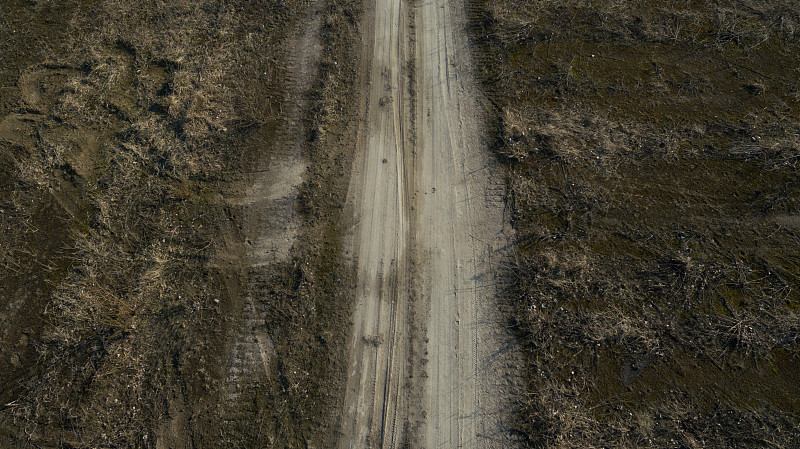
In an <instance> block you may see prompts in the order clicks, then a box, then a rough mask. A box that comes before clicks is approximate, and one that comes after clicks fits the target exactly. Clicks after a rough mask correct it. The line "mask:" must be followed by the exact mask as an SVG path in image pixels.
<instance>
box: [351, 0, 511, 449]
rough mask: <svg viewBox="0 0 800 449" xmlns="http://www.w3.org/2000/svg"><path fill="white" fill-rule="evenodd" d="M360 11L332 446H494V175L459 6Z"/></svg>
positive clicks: (499, 379)
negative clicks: (343, 357) (366, 20)
mask: <svg viewBox="0 0 800 449" xmlns="http://www.w3.org/2000/svg"><path fill="white" fill-rule="evenodd" d="M365 4H367V5H368V9H370V8H374V10H371V9H370V11H372V13H373V14H374V16H371V18H372V19H374V22H372V23H374V29H373V31H372V33H370V38H369V39H367V42H366V46H367V47H368V48H369V49H371V50H372V53H371V55H370V58H369V59H370V60H371V66H370V69H369V71H370V75H369V76H368V77H367V79H369V80H370V81H369V82H368V83H367V84H366V85H365V92H367V100H366V104H365V111H366V114H365V120H364V126H363V130H362V132H361V134H360V137H359V150H360V151H359V155H358V156H357V160H356V162H355V165H354V170H353V178H352V180H351V186H350V199H349V201H350V204H349V207H351V208H352V209H353V213H354V216H355V217H356V220H355V222H356V223H355V226H354V228H355V229H354V236H353V237H354V244H353V246H354V253H355V254H356V258H357V259H356V266H357V276H358V281H357V291H356V295H357V304H356V309H355V312H354V315H353V333H352V337H351V341H350V348H349V350H350V363H349V372H348V384H347V390H346V393H345V407H344V411H343V417H342V427H341V428H342V434H341V435H340V445H339V446H340V447H342V448H366V447H383V448H393V447H399V446H400V445H401V444H402V443H409V445H411V446H414V447H425V448H437V447H447V448H451V447H470V448H472V447H508V445H509V442H510V436H508V437H506V436H505V433H507V432H505V429H504V428H503V425H502V417H503V416H504V415H503V414H502V407H503V404H505V403H506V399H505V397H507V392H506V390H507V388H506V385H505V384H504V383H505V379H507V377H506V376H505V373H506V372H509V371H510V370H513V366H512V365H513V363H509V361H508V360H509V358H508V357H509V356H505V355H503V351H504V350H503V349H501V348H506V347H508V344H507V343H508V338H507V336H505V335H504V333H503V332H502V330H501V326H499V317H498V316H497V313H496V305H495V303H494V298H495V294H496V290H495V287H494V285H495V281H494V275H493V270H492V268H491V266H492V264H493V261H494V260H495V259H496V258H497V257H498V256H497V253H498V250H499V249H500V248H503V247H505V246H506V244H507V238H506V234H505V232H506V231H507V229H506V227H505V226H506V225H505V222H504V219H503V203H502V202H498V201H497V200H496V198H495V197H496V196H497V195H498V194H500V195H502V194H503V189H502V187H500V188H499V190H498V185H497V182H496V180H497V179H502V176H501V175H500V174H499V172H498V171H497V169H496V168H495V166H494V164H493V162H492V160H491V158H490V156H489V155H488V151H487V150H486V149H485V146H483V145H481V141H480V139H481V138H482V132H481V129H482V126H483V121H482V119H481V116H480V114H479V113H478V111H479V109H478V105H477V100H476V99H477V98H478V92H477V90H476V88H475V86H474V83H473V82H472V79H471V66H470V62H469V53H468V48H467V45H466V38H465V35H464V31H463V29H464V28H463V27H464V25H465V22H464V13H463V4H461V3H460V1H458V0H427V1H425V2H418V3H416V4H415V5H414V6H410V5H408V3H407V2H405V1H401V0H378V1H377V2H375V3H370V2H367V3H365ZM370 5H371V6H370ZM411 17H413V20H411V19H410V18H411ZM412 25H413V26H412ZM412 42H413V43H414V44H413V46H412ZM409 62H414V64H409ZM408 67H415V72H414V73H411V74H409V73H408V72H407V71H406V69H407V68H408ZM409 75H411V76H409ZM411 80H414V82H413V85H411V82H412V81H411ZM409 87H410V88H411V89H409ZM410 91H413V92H415V96H414V98H411V97H410V95H409V93H408V92H410ZM410 105H415V106H414V109H415V110H410V109H411V107H412V106H410ZM412 135H413V136H414V137H412ZM412 273H413V275H414V278H411V275H412ZM376 286H381V287H380V288H376ZM411 291H413V292H415V293H414V296H413V297H412V296H411V293H410V292H411ZM411 311H413V313H410V312H411ZM410 316H413V317H414V318H413V319H414V322H413V323H410V322H409V319H410V318H409V317H410ZM412 329H413V330H414V332H416V335H410V332H411V330H412ZM412 347H414V348H421V349H422V350H421V351H420V350H417V349H415V350H414V353H413V354H412V353H411V348H412ZM498 354H500V355H498ZM404 432H405V433H404Z"/></svg>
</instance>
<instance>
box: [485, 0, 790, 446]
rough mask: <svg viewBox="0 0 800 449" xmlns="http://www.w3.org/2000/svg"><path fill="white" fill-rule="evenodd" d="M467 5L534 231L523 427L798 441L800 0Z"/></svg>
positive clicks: (518, 311) (524, 218) (514, 181)
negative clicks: (799, 0)
mask: <svg viewBox="0 0 800 449" xmlns="http://www.w3.org/2000/svg"><path fill="white" fill-rule="evenodd" d="M472 13H473V14H472V22H471V27H472V33H473V37H474V38H475V40H474V42H475V44H476V47H477V54H478V60H479V61H480V62H481V64H480V65H479V66H478V67H479V68H478V70H479V74H480V76H481V79H482V82H483V85H484V88H485V90H486V92H487V94H488V95H489V97H490V98H491V100H492V105H493V110H492V112H493V114H492V117H491V119H490V121H491V123H490V126H491V127H492V129H493V130H494V139H495V140H494V149H495V151H496V153H497V154H498V155H499V157H500V158H501V160H502V161H503V162H504V163H505V165H506V167H507V183H508V187H509V192H510V195H511V198H510V199H511V207H512V211H513V215H512V219H513V222H514V225H515V227H516V229H517V231H518V242H517V252H516V253H515V256H514V259H513V260H512V261H511V262H510V264H509V266H508V267H507V270H506V273H507V276H508V277H507V279H508V281H509V285H508V289H507V298H506V299H507V300H508V303H507V304H508V307H509V320H510V325H511V326H513V327H514V329H515V331H516V333H517V335H518V337H519V338H520V342H521V344H522V346H523V351H524V353H525V355H526V360H527V373H526V375H527V380H528V384H527V391H528V395H527V396H526V397H524V398H522V399H521V400H520V404H519V407H518V411H519V413H518V415H517V416H518V418H519V421H518V424H519V426H518V430H519V431H520V433H521V434H522V435H524V437H525V440H526V441H527V442H528V443H529V444H530V445H531V446H534V447H793V446H795V445H797V444H798V438H800V428H798V423H800V421H799V420H798V416H797V406H798V404H797V401H796V400H795V399H793V398H796V397H797V393H798V391H797V387H796V385H797V382H796V376H795V375H794V374H793V373H794V372H796V370H797V367H798V363H800V356H798V349H800V345H798V342H800V328H798V326H797V324H796V323H797V318H798V316H797V305H798V298H800V296H799V295H798V290H797V285H798V280H799V279H800V271H798V267H800V265H798V258H797V255H796V251H795V250H794V248H796V246H797V243H798V240H797V239H798V234H797V231H798V228H797V226H796V224H795V223H794V222H793V221H792V220H794V218H790V217H795V216H796V215H797V213H798V212H800V204H798V203H797V201H796V198H797V195H798V193H800V192H798V190H797V187H796V186H797V185H798V184H797V182H798V179H797V176H796V168H797V166H796V157H797V154H798V152H799V151H800V139H799V138H798V136H800V123H799V122H798V121H797V119H796V117H797V116H796V112H797V111H798V110H800V104H798V97H797V94H796V92H797V88H798V87H797V86H798V85H797V82H796V76H795V74H793V72H792V71H791V70H790V69H786V67H788V66H789V65H790V64H789V65H787V64H788V63H787V62H786V61H789V60H791V58H792V57H793V56H792V55H793V54H794V53H795V52H796V51H797V49H798V48H800V43H799V42H798V39H797V34H796V33H795V31H794V30H795V27H796V25H797V24H798V23H800V21H798V17H799V16H798V12H797V10H796V8H793V6H792V5H790V4H788V3H786V2H783V1H779V0H778V1H770V2H744V3H743V2H727V1H715V2H705V3H692V2H690V3H688V4H686V5H675V4H674V2H673V3H670V2H659V1H656V2H650V1H648V2H617V1H603V2H599V3H598V2H591V3H587V2H577V1H576V2H566V3H565V2H553V1H521V2H512V1H499V2H477V5H474V6H473V10H472ZM776 61H781V62H776ZM734 422H735V423H736V424H735V425H734V424H732V423H734Z"/></svg>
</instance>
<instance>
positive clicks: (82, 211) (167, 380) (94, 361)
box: [2, 1, 303, 447]
mask: <svg viewBox="0 0 800 449" xmlns="http://www.w3.org/2000/svg"><path fill="white" fill-rule="evenodd" d="M29 6H30V7H31V8H39V7H40V6H37V5H29ZM302 6H303V5H302V2H270V1H264V2H257V4H253V3H247V4H244V3H241V2H236V1H230V2H210V1H200V2H197V1H191V2H190V1H175V2H160V1H148V2H144V3H142V2H138V3H131V2H123V1H108V2H102V3H101V4H99V5H97V6H96V8H95V9H94V13H93V18H92V23H91V24H87V23H85V22H78V20H79V19H80V17H78V16H76V17H75V18H74V19H73V20H72V27H71V28H70V30H71V35H70V37H69V39H68V47H69V48H68V50H67V51H65V52H56V53H52V54H49V55H48V58H49V60H48V61H46V62H45V63H42V64H38V65H36V66H34V67H32V68H29V69H27V70H28V71H29V72H30V73H32V75H31V76H29V77H28V78H25V79H32V80H33V81H31V86H33V87H32V89H33V90H31V91H30V92H29V93H28V94H27V96H26V93H25V92H23V94H22V99H21V102H22V104H21V105H20V110H23V111H25V110H27V111H30V113H32V114H33V115H34V119H33V120H30V121H27V122H25V123H26V126H27V127H28V129H30V131H31V132H30V135H31V137H30V138H26V139H24V140H20V141H18V142H16V143H15V145H14V146H11V145H6V146H4V152H3V155H4V156H7V159H9V162H10V163H11V164H12V165H11V166H12V167H13V168H12V170H11V173H10V174H11V175H12V176H13V178H12V179H13V183H12V184H11V186H12V187H13V191H11V192H10V194H9V195H7V196H4V198H3V200H4V203H3V208H4V216H3V220H4V223H8V224H9V225H11V224H13V225H14V227H15V229H18V230H19V231H18V232H19V233H20V234H24V233H26V232H28V233H30V232H34V233H35V232H36V229H35V224H34V220H33V219H32V218H31V217H32V211H33V210H34V209H33V208H32V206H31V204H33V203H35V202H36V201H37V200H36V198H38V197H41V196H42V195H48V196H50V195H52V197H54V198H56V199H57V201H58V203H59V204H61V206H62V207H63V208H64V209H66V210H67V212H68V213H69V214H71V218H70V219H69V221H68V222H69V225H68V226H69V229H70V232H71V241H72V243H71V245H70V248H69V257H70V260H71V263H70V265H71V266H70V269H69V272H68V274H67V275H66V278H65V279H63V281H61V282H59V283H58V285H57V286H56V287H55V291H54V294H53V297H52V301H51V302H50V305H49V306H48V309H47V312H46V317H45V319H46V321H47V323H48V325H47V326H46V328H45V331H44V336H43V337H42V340H41V345H40V348H39V351H40V360H41V362H40V365H39V367H38V368H37V369H36V371H35V374H34V375H32V376H31V377H30V378H28V379H27V380H25V388H26V390H27V392H26V393H25V394H24V395H23V396H22V397H20V398H18V399H17V400H15V401H14V402H13V403H12V407H10V408H8V409H7V410H6V412H7V413H6V414H5V416H6V417H9V416H10V417H11V419H12V420H13V423H14V426H15V427H16V428H17V429H19V433H18V434H17V435H16V436H15V437H16V438H17V442H18V443H19V444H20V445H23V446H24V445H25V444H33V445H41V444H44V445H57V446H59V447H62V446H64V445H67V446H69V447H112V446H113V447H143V446H144V447H148V446H151V445H152V444H154V440H155V434H154V431H155V430H156V429H157V428H158V427H159V426H158V423H159V422H160V420H161V419H162V417H163V416H164V414H165V413H167V412H168V410H169V405H168V404H169V403H170V401H173V400H175V397H180V401H181V403H187V404H191V403H193V401H194V402H195V403H196V402H197V401H198V400H200V399H198V398H203V397H206V396H209V397H213V395H214V394H215V393H214V392H215V388H216V382H217V381H218V379H219V378H220V377H221V373H220V370H221V367H220V363H219V360H220V359H221V357H222V356H221V355H220V354H219V353H218V343H223V342H224V338H220V337H214V336H213V335H214V334H215V333H216V332H218V331H217V330H216V329H221V328H222V323H221V320H222V318H221V316H220V310H219V306H218V304H219V302H220V301H219V300H220V297H221V293H220V291H221V290H222V287H221V286H220V285H219V283H218V281H217V280H216V278H215V274H214V271H213V269H212V268H210V267H209V264H208V262H209V260H210V258H211V256H212V251H213V250H214V247H215V246H214V245H215V242H216V240H217V238H218V235H219V228H218V223H219V222H220V221H221V220H226V218H225V217H224V211H223V206H222V204H219V203H218V202H215V201H214V200H213V198H214V192H216V191H217V190H218V188H219V182H220V180H221V179H222V178H223V176H224V174H225V172H226V170H230V169H235V168H236V166H237V164H239V163H240V162H241V161H240V155H239V153H238V152H237V146H236V145H237V143H236V142H237V136H238V138H240V137H241V135H242V134H243V133H245V132H247V130H248V129H250V128H252V127H257V126H262V125H263V124H264V123H266V122H268V121H269V120H271V117H269V116H268V115H266V113H267V112H268V111H266V110H265V108H264V107H263V104H261V103H257V102H255V101H254V99H253V91H254V90H255V91H257V92H260V91H262V90H264V91H266V90H269V89H273V90H274V89H276V87H279V86H280V83H281V80H278V79H272V78H270V77H272V76H275V75H276V74H277V73H279V71H280V69H281V67H280V66H279V65H280V62H279V61H280V58H281V57H282V55H281V53H280V47H279V45H278V44H279V42H280V39H281V38H282V37H281V36H282V35H281V33H282V32H281V31H279V30H281V29H283V27H284V26H285V23H286V20H287V19H288V18H289V17H290V15H291V14H293V13H294V12H295V10H296V9H299V8H301V7H302ZM41 7H43V8H46V7H47V6H46V5H45V6H41ZM56 67H57V69H56ZM56 70H57V71H60V72H64V73H66V74H67V75H65V76H60V77H59V78H58V79H57V81H53V80H54V79H55V78H53V77H50V78H48V76H49V75H47V74H49V73H54V71H56ZM60 72H59V73H60ZM40 74H44V75H40ZM37 77H38V78H37ZM42 77H44V78H42ZM42 80H43V81H42ZM23 87H24V86H23ZM31 92H33V93H31ZM37 92H38V93H37ZM41 95H45V97H42V96H41ZM274 96H275V97H276V98H279V95H274ZM40 98H47V99H48V101H42V100H41V99H40ZM5 211H8V213H7V214H6V213H5ZM23 237H24V236H23ZM21 241H22V242H24V241H25V239H24V238H21ZM26 251H30V250H28V249H26V248H25V247H23V246H21V245H9V246H5V245H3V249H2V252H3V254H2V255H3V256H4V257H3V260H4V262H3V263H4V264H5V265H6V266H7V267H8V268H9V269H13V268H14V267H15V266H17V265H18V264H19V263H18V262H17V259H19V257H17V256H18V255H21V256H20V257H23V256H25V254H26ZM203 367H205V368H203ZM192 413H194V415H193V418H194V420H195V424H194V425H193V427H192V428H188V429H182V431H185V432H186V433H188V434H193V435H194V437H197V438H200V437H201V436H202V435H205V434H207V432H208V429H204V428H202V427H200V426H201V425H202V423H203V422H204V421H203V419H205V418H204V417H203V413H206V414H208V413H213V410H212V411H208V410H205V411H203V410H196V411H193V412H192ZM204 438H208V437H207V436H206V437H204Z"/></svg>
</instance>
